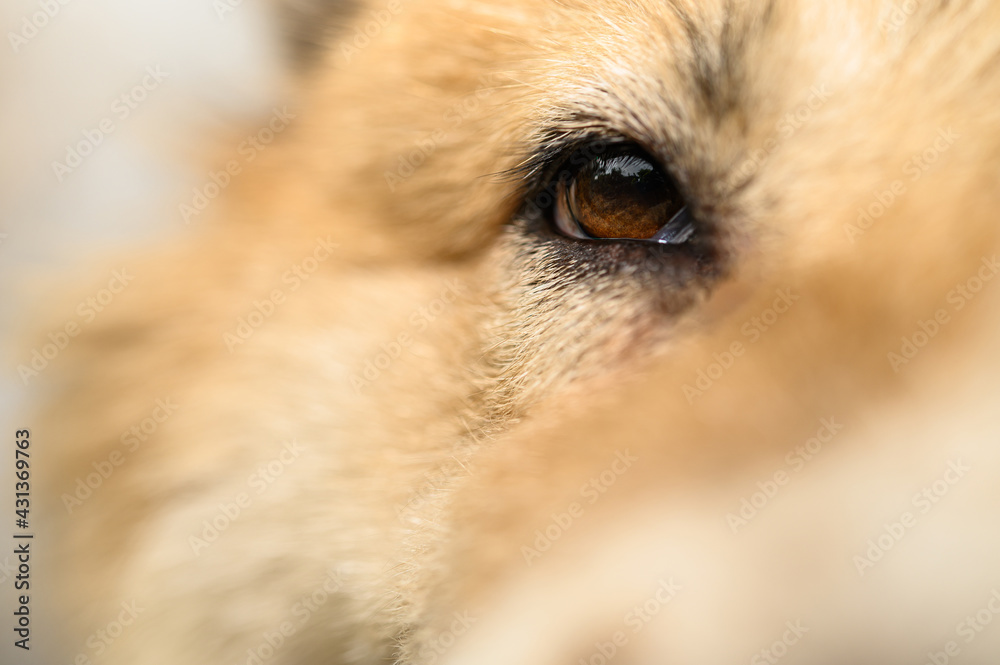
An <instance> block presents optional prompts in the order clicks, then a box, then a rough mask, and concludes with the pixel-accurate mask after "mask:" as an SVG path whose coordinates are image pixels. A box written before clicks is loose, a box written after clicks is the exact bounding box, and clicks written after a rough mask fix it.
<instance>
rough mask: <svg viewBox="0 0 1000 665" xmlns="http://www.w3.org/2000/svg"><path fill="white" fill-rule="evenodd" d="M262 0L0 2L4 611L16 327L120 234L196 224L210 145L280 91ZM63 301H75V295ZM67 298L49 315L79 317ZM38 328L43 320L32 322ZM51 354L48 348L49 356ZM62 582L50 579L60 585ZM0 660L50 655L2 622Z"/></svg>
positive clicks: (18, 421) (104, 270)
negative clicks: (192, 209)
mask: <svg viewBox="0 0 1000 665" xmlns="http://www.w3.org/2000/svg"><path fill="white" fill-rule="evenodd" d="M271 10H272V7H271V5H269V4H264V3H260V2H252V1H248V2H244V1H243V0H215V1H214V2H212V1H209V0H144V1H143V2H133V1H130V0H5V2H3V3H0V28H2V31H0V32H2V35H3V44H2V45H0V145H2V146H3V156H2V158H0V349H2V359H3V362H2V363H0V432H2V440H3V442H4V443H3V446H2V450H3V454H0V478H2V480H0V495H2V496H3V502H2V505H3V506H4V510H3V511H2V518H0V540H2V541H3V542H4V543H5V545H4V546H3V547H2V549H0V598H2V601H0V608H2V612H3V616H5V617H11V614H10V613H9V612H10V607H11V606H10V603H11V602H12V599H13V597H14V589H13V585H14V581H13V577H14V575H15V573H14V567H12V565H11V564H12V562H13V556H12V550H13V547H12V546H8V544H9V543H10V542H11V538H10V534H12V533H13V532H14V531H15V529H14V523H13V522H14V515H13V514H12V511H11V510H10V509H9V506H11V505H13V477H14V475H13V469H12V466H13V452H12V451H13V448H12V447H11V446H12V445H13V444H12V442H11V441H10V440H11V439H12V437H13V435H14V431H15V430H16V429H19V428H22V427H26V426H29V427H30V422H28V419H29V415H30V413H31V404H32V401H33V400H34V399H37V397H38V396H37V395H34V394H33V393H32V385H31V381H30V380H29V381H27V382H26V381H25V380H24V379H23V377H22V376H21V375H19V373H18V366H19V365H23V364H30V361H31V353H32V348H31V346H30V345H27V347H26V345H25V343H24V341H23V338H22V339H19V338H18V335H19V334H23V333H24V332H25V326H26V325H28V324H30V323H32V322H34V323H36V324H38V323H40V324H41V325H43V326H44V325H45V324H46V323H47V322H48V321H49V318H50V317H51V316H53V313H52V312H51V311H49V312H47V314H46V316H47V317H49V318H46V319H45V320H44V321H41V322H39V321H38V320H37V318H36V317H38V316H39V312H38V311H36V310H37V309H39V308H36V303H38V301H39V300H40V296H39V294H41V293H46V294H49V295H47V296H46V300H48V299H49V298H50V297H51V294H52V293H60V292H62V291H64V292H65V293H66V294H67V298H69V297H71V296H72V295H75V293H76V291H77V290H78V288H79V286H80V285H81V284H86V283H88V282H90V281H93V280H97V279H100V278H102V276H103V279H104V280H105V281H106V280H107V275H108V273H110V272H111V270H113V269H115V268H118V267H120V266H119V265H118V264H117V263H115V262H114V259H113V256H114V255H115V254H116V253H117V252H119V251H121V250H123V249H126V248H129V247H135V246H138V245H149V244H155V243H160V242H165V241H168V240H170V239H171V238H175V237H177V236H178V235H179V234H185V233H197V232H198V228H197V224H190V225H185V223H184V221H183V219H182V217H181V215H180V214H179V213H178V207H179V205H180V204H181V203H182V202H189V201H190V199H191V197H192V190H193V188H195V187H196V186H199V185H201V184H203V183H204V181H205V178H206V174H207V172H208V168H209V165H210V164H211V160H212V155H213V153H214V151H215V149H217V148H218V147H221V146H220V143H224V144H225V145H229V146H231V145H235V143H232V141H233V140H234V139H235V140H236V142H238V141H239V137H240V136H241V132H243V131H244V130H245V129H246V128H250V127H255V126H257V125H259V124H260V121H261V119H263V118H266V117H268V116H269V115H270V114H271V113H272V109H273V108H274V106H275V105H277V104H278V103H279V102H280V101H282V100H283V99H284V98H285V93H286V92H287V85H286V71H285V61H286V58H284V57H283V54H282V52H281V50H280V49H279V43H278V38H279V36H280V35H279V33H280V31H279V30H278V29H277V28H276V24H277V22H276V20H275V19H274V17H273V15H272V14H271ZM69 302H70V303H75V301H73V300H70V301H69ZM77 318H78V317H77V315H76V314H75V313H74V311H73V306H72V305H71V306H70V307H69V309H68V311H66V312H65V316H63V317H62V319H58V316H57V320H56V321H55V323H57V324H59V323H62V322H64V321H69V320H75V319H77ZM43 330H44V328H43ZM57 361H58V358H56V359H55V360H54V361H53V362H57ZM56 595H57V596H58V593H57V594H56ZM0 628H2V634H3V639H2V646H0V663H3V664H4V665H7V664H11V665H15V664H16V665H21V664H22V663H24V664H29V663H30V664H34V663H39V664H41V663H45V664H46V665H54V664H50V663H49V661H48V660H47V659H46V657H45V653H44V651H42V650H41V648H42V647H43V646H44V643H45V642H46V641H47V640H51V638H52V636H51V635H49V636H47V635H46V634H45V631H44V630H43V629H42V626H39V625H36V627H35V629H34V630H33V633H32V644H33V645H34V646H35V647H36V648H33V649H32V651H31V652H30V653H25V652H22V651H21V650H19V649H18V650H15V649H13V647H12V646H11V642H12V640H11V639H10V620H9V619H6V620H4V621H3V622H2V623H0Z"/></svg>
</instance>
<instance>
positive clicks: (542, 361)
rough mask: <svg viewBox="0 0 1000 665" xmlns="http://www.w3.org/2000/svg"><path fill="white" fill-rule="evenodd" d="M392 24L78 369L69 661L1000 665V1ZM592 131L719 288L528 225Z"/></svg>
mask: <svg viewBox="0 0 1000 665" xmlns="http://www.w3.org/2000/svg"><path fill="white" fill-rule="evenodd" d="M391 4H392V7H393V9H392V10H390V9H388V8H387V7H388V6H383V5H381V4H379V3H372V5H371V6H370V7H365V6H362V7H358V8H356V9H355V11H354V12H353V17H354V18H353V19H350V20H348V24H347V25H346V26H344V27H342V29H341V30H339V31H338V32H336V33H335V34H333V35H332V36H331V45H330V46H329V48H328V49H327V51H326V55H325V56H323V57H322V58H320V60H319V61H317V62H316V63H314V65H313V67H312V69H311V70H310V71H308V72H307V73H304V74H303V75H302V89H303V94H302V103H301V109H296V111H295V113H296V115H297V117H296V118H295V119H294V122H292V123H291V124H290V125H289V127H288V128H287V129H286V130H284V131H283V132H281V134H280V136H278V138H277V140H276V142H275V143H274V144H273V145H272V146H270V147H269V148H268V149H267V150H266V151H263V152H261V154H260V156H259V158H258V159H256V160H255V161H254V162H253V164H252V165H251V166H249V167H248V168H247V169H246V170H245V172H243V173H241V174H240V175H239V176H238V177H235V178H233V181H232V183H231V184H230V185H229V187H228V188H227V189H226V191H225V194H224V196H223V197H222V198H220V199H219V200H216V201H214V202H212V204H211V206H210V207H209V208H208V209H207V211H206V212H205V213H204V214H203V215H200V216H199V217H198V219H197V224H200V225H202V231H201V232H200V233H199V234H198V235H197V237H194V238H192V239H191V241H190V242H188V243H187V244H185V245H183V246H177V247H172V248H169V249H164V250H163V251H161V252H156V253H152V254H150V255H144V256H131V257H127V260H128V263H129V265H135V266H141V268H142V269H141V270H138V269H136V270H134V271H133V272H134V274H135V278H134V282H133V283H132V284H131V285H130V286H129V288H128V289H126V290H125V291H123V292H122V294H121V295H120V296H119V297H118V300H116V303H115V304H116V306H115V307H114V308H113V310H112V309H111V308H109V309H108V311H107V312H106V313H105V314H103V315H102V316H101V317H100V318H98V319H97V320H96V321H95V323H94V325H93V327H92V328H89V329H88V331H87V332H86V334H85V335H84V336H81V337H80V338H78V339H76V340H74V342H73V344H72V346H71V347H70V348H69V349H67V352H66V356H65V357H64V358H61V359H60V360H61V363H62V364H61V366H60V367H61V369H60V370H59V375H58V382H59V383H58V385H59V387H60V389H61V390H62V391H63V395H64V396H63V397H62V398H61V399H57V400H56V401H55V403H54V404H53V405H52V411H51V415H50V416H49V417H46V418H44V419H43V420H41V421H40V422H42V423H43V425H41V426H40V427H38V428H36V431H35V433H34V434H35V436H37V437H38V438H39V439H44V440H47V441H58V442H60V444H61V446H62V447H63V448H62V450H61V453H60V454H61V455H62V459H63V460H64V462H61V463H60V464H61V470H60V473H59V475H58V477H56V478H53V480H52V485H51V494H52V496H53V500H54V508H53V510H54V511H55V512H53V518H52V520H50V522H51V521H54V520H55V517H54V516H55V515H56V514H61V515H62V518H61V519H62V523H61V524H60V525H59V527H58V528H57V529H55V530H54V536H56V537H58V538H59V539H60V544H59V551H60V552H61V553H62V555H64V556H65V557H66V558H65V560H64V562H62V563H61V564H60V565H59V569H60V575H61V579H60V584H61V588H62V589H64V590H65V591H64V597H63V604H64V605H65V607H64V610H65V613H66V616H67V618H68V619H67V622H68V625H71V626H72V628H67V637H66V640H65V642H66V644H65V649H66V652H67V654H68V657H72V655H73V654H75V653H86V654H87V655H88V656H89V657H91V658H92V659H93V661H94V662H102V663H112V664H118V663H122V664H125V663H129V664H132V665H141V664H144V663H167V662H189V663H244V662H246V663H257V662H268V663H282V664H285V663H287V664H298V663H374V662H385V661H387V660H390V661H391V660H392V659H394V658H395V659H398V662H401V663H414V664H418V663H419V664H429V663H435V662H441V663H463V664H465V663H467V664H475V665H485V664H490V663H498V664H499V663H522V664H532V663H538V664H539V665H541V664H543V663H544V664H553V665H554V664H563V663H566V664H569V663H577V662H580V660H581V659H582V660H583V662H586V663H592V664H593V665H598V664H599V663H602V662H605V661H609V662H610V660H613V661H614V662H615V663H620V664H622V665H625V664H636V665H638V664H645V663H678V664H680V663H720V664H721V663H731V662H740V661H743V662H745V661H747V660H750V661H751V662H772V661H773V659H774V658H775V657H776V654H777V655H778V656H780V657H781V659H782V662H785V663H810V664H816V663H830V664H831V665H833V664H839V663H872V664H874V663H880V664H882V665H887V664H890V663H921V662H930V659H931V658H932V656H933V658H938V659H939V660H940V658H942V657H944V656H945V655H947V657H948V658H949V659H952V658H957V656H954V653H953V652H954V651H955V649H958V652H959V653H960V654H961V658H962V662H963V663H967V664H969V665H971V664H972V663H981V664H985V663H991V662H995V660H996V658H997V655H998V654H1000V627H998V626H996V625H994V626H992V627H990V626H988V625H986V624H984V625H982V626H980V630H976V629H974V628H972V627H971V625H965V624H964V623H960V622H964V621H965V620H966V617H970V616H971V617H973V618H975V617H976V616H977V612H978V613H980V614H979V616H986V615H983V614H982V613H981V611H988V613H989V612H992V610H987V609H984V608H989V607H991V605H990V603H991V602H993V601H991V598H992V595H991V594H993V593H994V592H995V590H996V589H1000V566H998V564H997V561H1000V534H998V532H997V529H996V524H997V517H998V509H1000V490H998V489H997V487H998V486H997V485H996V483H995V482H994V481H993V479H994V478H995V477H996V476H997V474H998V473H1000V449H998V448H1000V447H998V445H997V441H998V435H1000V421H998V417H997V415H996V413H995V405H996V401H997V388H996V379H995V377H996V372H997V370H998V369H1000V348H997V345H998V343H1000V342H998V340H997V337H996V335H995V334H994V331H995V330H996V329H997V328H996V326H997V324H998V323H1000V320H998V318H1000V317H998V315H1000V300H998V298H1000V296H998V295H997V293H1000V283H991V282H990V281H989V279H990V278H992V277H993V272H994V270H995V268H994V266H995V265H996V264H995V263H994V262H995V261H996V259H995V252H996V250H997V239H998V238H997V235H998V231H997V210H998V209H1000V190H998V188H997V187H996V178H997V173H998V169H1000V131H998V127H1000V125H998V120H1000V118H998V111H997V104H996V100H997V99H998V98H1000V76H998V73H997V72H998V70H997V62H998V58H1000V37H998V34H1000V33H998V31H997V28H998V26H1000V8H998V6H997V5H996V4H995V3H988V2H976V1H972V0H966V1H960V2H930V1H928V2H923V3H908V4H906V5H905V8H906V9H905V11H904V10H903V9H902V8H901V7H902V6H896V5H893V4H890V3H868V2H844V3H836V4H832V3H819V2H793V1H787V2H786V1H777V0H776V1H774V2H767V3H740V2H731V3H725V4H723V3H717V2H707V3H697V4H695V3H684V2H669V3H668V2H652V1H649V2H646V1H643V2H616V1H608V2H560V3H550V2H538V1H534V0H533V1H531V2H522V3H518V4H514V3H492V2H472V1H470V2H463V1H459V2H445V1H443V0H442V1H438V0H426V1H423V2H416V1H414V2H405V1H402V2H400V3H399V4H394V3H391ZM373 12H376V13H378V12H381V14H373ZM386 15H388V16H389V18H388V19H387V20H383V23H385V25H384V26H383V27H380V28H379V29H378V30H377V31H376V30H373V31H372V32H373V33H375V34H373V35H371V36H370V37H369V38H368V39H367V41H365V40H360V41H358V40H356V39H355V35H356V33H355V31H354V28H353V27H352V24H351V23H350V21H353V22H354V23H356V24H357V26H362V27H363V26H364V25H365V24H366V23H368V22H370V21H372V20H376V19H377V18H378V17H379V16H381V17H382V18H383V19H385V16H386ZM342 20H347V19H343V18H342ZM359 44H362V45H363V47H360V48H359ZM789 114H791V116H789ZM789 118H791V120H790V119H789ZM582 131H588V132H597V133H599V134H601V133H603V134H606V135H621V136H626V137H628V138H630V139H632V140H634V141H636V142H639V143H641V144H642V145H643V146H645V147H646V148H647V149H648V150H649V151H650V153H651V154H654V155H656V156H657V157H659V158H660V159H662V160H663V161H664V162H665V163H669V164H670V165H671V168H672V170H673V172H674V173H676V174H680V175H679V179H680V180H682V182H683V184H684V186H685V188H686V190H687V191H688V192H689V194H690V197H691V200H692V205H693V206H694V207H695V210H696V212H697V214H698V215H699V216H700V218H701V219H702V220H704V223H705V224H706V226H707V227H708V228H709V229H710V232H711V238H712V242H713V243H714V245H713V248H714V253H713V256H714V260H715V261H716V264H713V266H711V270H708V271H707V272H705V273H704V274H703V275H702V276H701V277H699V278H697V279H686V278H682V277H681V276H679V275H678V273H677V272H676V271H674V269H673V268H672V267H670V266H669V265H667V264H664V263H661V262H659V259H658V258H657V257H655V256H652V255H651V256H650V257H647V260H644V261H639V262H636V261H635V260H634V256H633V255H632V254H628V253H627V252H623V253H616V252H617V250H615V249H613V248H612V246H611V245H602V246H601V247H603V249H595V248H593V247H590V248H587V247H583V248H580V247H578V246H577V245H579V243H576V244H575V245H573V244H572V243H570V242H569V241H567V240H566V239H563V238H561V237H559V236H556V235H554V234H552V233H551V232H550V231H548V230H547V227H545V225H544V224H543V223H542V222H541V221H540V220H538V219H536V217H537V215H535V214H534V213H533V212H532V206H531V205H530V203H531V201H530V200H528V199H530V196H529V195H527V194H526V193H525V192H526V189H525V185H524V177H525V176H524V173H523V172H522V171H519V170H518V169H517V167H518V166H519V165H522V164H523V163H525V161H526V160H532V159H533V158H535V157H536V156H537V155H544V154H546V150H547V149H550V148H551V146H552V145H554V144H555V143H557V142H558V141H559V140H561V139H562V138H565V137H567V136H572V135H574V134H575V133H579V132H582ZM875 203H878V204H879V206H873V204H875ZM860 210H868V211H874V212H869V213H868V216H862V215H861V213H860V212H859V211H860ZM973 279H978V280H980V283H979V286H980V287H981V288H979V289H973V287H974V284H973V283H972V282H971V281H970V280H973ZM962 289H964V291H962ZM964 293H968V294H969V295H968V297H966V295H964ZM276 294H277V295H276ZM769 310H774V311H771V313H770V314H768V312H769ZM940 310H944V312H945V314H946V315H947V316H946V317H943V318H939V319H937V320H938V323H937V325H936V327H933V326H930V324H928V322H932V321H935V320H936V319H935V317H936V316H937V315H938V312H939V311H940ZM254 312H257V314H253V313H254ZM778 312H781V313H780V315H778ZM945 318H946V319H947V321H945V320H944V319H945ZM241 321H242V322H241ZM755 321H761V322H762V323H760V324H758V323H756V322H755ZM255 322H256V325H251V324H252V323H255ZM241 326H246V327H241ZM922 326H923V327H922ZM932 328H933V329H934V330H935V332H934V334H933V335H929V333H928V332H927V330H929V329H932ZM248 331H249V334H247V332H248ZM753 331H756V334H755V333H754V332H753ZM918 332H923V333H924V338H920V339H922V340H923V341H924V343H923V344H920V345H919V349H916V346H917V345H916V343H915V342H912V340H914V339H917V340H918V341H920V339H918V338H917V337H916V333H918ZM903 338H906V339H907V340H911V342H910V343H911V344H914V348H915V349H916V350H917V353H916V355H913V354H912V353H910V347H907V346H906V345H905V344H904V341H903ZM734 345H739V346H736V347H734ZM737 348H738V349H741V350H740V351H738V352H737V351H735V349H737ZM890 354H895V356H897V357H900V358H901V360H895V359H894V357H893V356H891V355H890ZM910 356H912V357H910ZM55 372H56V370H52V373H53V375H54V374H55ZM157 400H162V402H161V404H162V403H169V404H171V405H174V404H175V405H176V407H175V408H174V407H171V409H169V410H170V413H169V415H165V411H164V410H163V408H162V407H161V410H160V411H155V409H156V408H157V404H158V402H157ZM154 411H155V413H154ZM151 417H154V419H156V420H157V422H156V427H155V431H153V432H147V433H144V434H143V438H139V437H138V435H136V434H135V432H134V431H132V429H131V428H133V427H135V426H139V427H140V431H142V430H141V424H142V423H143V422H144V420H146V419H148V418H151ZM130 432H131V434H129V433H130ZM819 435H822V437H823V439H824V440H826V443H822V446H820V447H817V446H816V444H815V443H811V444H810V443H807V442H809V441H810V439H812V438H814V437H817V436H819ZM130 437H132V438H130ZM803 446H806V450H807V453H808V456H807V455H803V454H801V453H798V452H795V451H796V449H797V448H799V449H801V448H802V447H803ZM809 450H812V452H808V451H809ZM115 451H117V452H118V453H119V454H120V455H121V462H120V463H117V464H116V466H115V469H114V472H113V473H111V474H110V476H109V477H108V478H107V479H106V480H103V482H102V483H101V485H100V487H98V488H97V489H96V490H94V491H93V492H92V495H91V496H88V497H87V498H85V499H84V500H81V502H80V504H79V505H76V504H73V503H72V502H70V503H69V504H68V507H67V504H66V501H65V500H64V499H63V498H61V497H63V496H64V495H66V494H69V495H73V493H74V491H75V485H76V481H77V479H78V478H82V477H85V476H86V475H87V474H88V473H91V472H92V471H93V468H94V467H93V464H94V463H95V462H100V461H102V460H107V459H109V456H110V455H112V454H113V453H114V452H115ZM956 469H957V470H956ZM782 473H784V475H780V474H782ZM942 479H944V480H942ZM939 481H940V482H944V483H945V484H944V485H940V484H938V485H935V483H939ZM935 487H938V488H940V487H945V490H944V492H943V493H942V492H940V491H937V490H935V489H934V488H935ZM925 488H931V489H930V492H931V494H930V495H929V496H932V497H933V500H931V498H928V497H924V498H923V499H922V500H921V499H920V498H919V497H921V496H923V495H922V494H921V492H923V491H924V490H925ZM757 493H762V495H763V497H764V498H765V499H766V500H764V501H761V496H755V494H757ZM743 499H747V501H748V502H749V501H751V499H752V500H753V502H754V503H753V504H750V505H751V508H752V509H751V510H748V509H747V508H746V507H745V506H744V505H743ZM925 506H926V508H925ZM906 515H909V517H907V516H906ZM213 522H214V523H215V525H216V526H212V524H213ZM886 534H888V538H889V540H888V541H886V540H885V538H884V536H885V535H886ZM885 542H890V543H891V544H890V545H889V546H883V545H881V544H880V543H885ZM873 547H875V551H873V550H872V548H873ZM70 553H72V555H70ZM878 554H881V556H877V555H878ZM859 557H860V558H861V560H862V562H861V563H859ZM866 560H867V561H868V563H869V564H870V565H865V564H864V563H863V562H864V561H866ZM657 594H659V595H657ZM654 601H655V602H654ZM122 602H126V603H129V602H134V603H135V604H136V605H137V607H139V608H141V612H140V613H139V614H138V617H137V618H136V620H135V621H134V622H131V623H129V625H127V626H126V627H125V629H124V630H123V631H121V635H120V637H117V638H116V639H114V640H112V641H111V642H110V643H109V644H108V645H105V646H104V647H102V648H101V649H100V650H97V649H94V648H93V647H92V646H85V645H88V641H87V636H88V635H93V633H94V631H95V630H98V629H101V628H103V627H105V626H106V625H107V624H108V623H109V622H111V621H114V620H115V619H116V618H117V617H119V614H120V612H121V609H120V608H121V604H122ZM992 606H993V607H998V608H1000V603H996V602H994V603H993V605H992ZM990 616H992V614H990ZM977 621H978V620H977ZM998 623H1000V622H998ZM977 625H979V624H978V623H977ZM969 631H971V633H970V632H969ZM969 634H971V635H972V636H973V639H971V640H969V639H968V635H969ZM778 643H781V644H782V645H784V646H781V647H779V646H777V645H778ZM950 643H954V644H953V645H951V646H949V645H950ZM953 647H954V648H953ZM929 654H930V655H929ZM938 654H942V655H940V656H939V655H938ZM602 658H603V659H605V660H601V659H602ZM754 658H757V660H753V659H754ZM768 659H772V660H768ZM922 659H923V660H922ZM774 662H776V661H774Z"/></svg>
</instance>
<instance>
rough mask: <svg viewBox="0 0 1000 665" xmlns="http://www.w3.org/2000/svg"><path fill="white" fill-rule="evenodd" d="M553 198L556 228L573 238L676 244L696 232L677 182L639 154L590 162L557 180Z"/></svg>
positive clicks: (629, 152) (625, 153)
mask: <svg viewBox="0 0 1000 665" xmlns="http://www.w3.org/2000/svg"><path fill="white" fill-rule="evenodd" d="M555 199H556V200H555V207H554V213H553V214H554V221H555V225H556V227H557V228H558V229H559V230H560V231H561V232H562V233H564V234H565V235H568V236H570V237H572V238H581V239H603V240H610V239H631V240H645V241H649V242H658V243H664V244H671V245H675V244H681V243H684V242H686V241H687V240H688V239H689V238H690V237H691V235H692V234H693V233H694V222H693V220H692V219H691V216H690V214H689V213H688V209H687V204H686V202H685V200H684V197H683V196H682V195H681V193H680V191H679V187H678V186H677V183H675V182H674V180H673V179H672V178H671V177H670V176H669V175H667V174H666V173H664V172H663V171H662V170H661V169H660V168H659V167H657V166H656V165H655V164H654V162H653V160H652V159H651V158H649V157H647V156H646V155H645V154H644V153H642V152H640V151H638V150H635V149H630V150H622V151H618V152H615V153H613V154H610V155H607V156H600V157H592V158H590V159H589V161H588V162H587V163H586V164H585V165H584V166H583V167H582V168H581V169H580V170H579V171H577V172H576V173H575V174H573V175H571V176H569V177H566V178H563V179H562V180H560V181H559V183H558V185H557V192H556V197H555Z"/></svg>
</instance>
